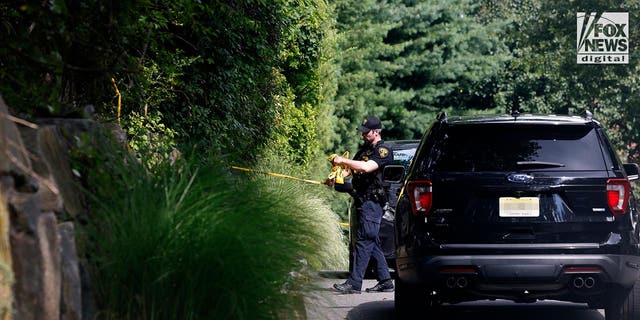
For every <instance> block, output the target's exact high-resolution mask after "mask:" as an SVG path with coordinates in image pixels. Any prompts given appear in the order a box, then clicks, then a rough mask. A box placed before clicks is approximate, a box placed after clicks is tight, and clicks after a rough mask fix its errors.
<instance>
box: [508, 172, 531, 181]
mask: <svg viewBox="0 0 640 320" xmlns="http://www.w3.org/2000/svg"><path fill="white" fill-rule="evenodd" d="M507 180H509V181H511V182H517V183H529V182H531V181H533V177H532V176H530V175H528V174H524V173H512V174H510V175H508V176H507Z"/></svg>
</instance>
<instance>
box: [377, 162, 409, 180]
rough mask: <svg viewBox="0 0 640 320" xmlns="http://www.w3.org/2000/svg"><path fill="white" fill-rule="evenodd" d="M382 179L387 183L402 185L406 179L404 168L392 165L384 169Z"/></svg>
mask: <svg viewBox="0 0 640 320" xmlns="http://www.w3.org/2000/svg"><path fill="white" fill-rule="evenodd" d="M382 179H383V180H384V182H387V183H400V182H402V179H404V167H403V166H401V165H398V164H391V165H388V166H386V167H384V171H383V172H382Z"/></svg>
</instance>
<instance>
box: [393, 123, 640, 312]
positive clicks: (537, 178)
mask: <svg viewBox="0 0 640 320" xmlns="http://www.w3.org/2000/svg"><path fill="white" fill-rule="evenodd" d="M636 179H638V166H637V165H636V164H624V165H623V164H621V162H620V161H619V159H618V157H617V155H616V153H615V150H614V149H613V148H612V146H611V144H610V143H609V141H608V139H607V137H606V134H605V132H604V130H603V128H602V127H601V125H600V124H599V123H598V122H597V121H596V120H594V119H593V118H592V117H591V116H590V114H589V115H588V116H585V117H576V116H559V115H519V114H517V113H515V114H513V115H504V116H491V117H473V118H460V119H454V120H451V119H447V117H446V115H444V114H443V115H441V116H439V118H438V121H436V122H435V123H434V124H433V125H432V127H431V128H430V129H429V130H428V131H427V132H426V134H425V136H424V137H423V139H422V141H421V144H420V146H419V148H418V151H417V153H416V155H415V157H414V159H413V164H412V166H411V168H410V169H409V172H408V176H407V178H406V180H405V183H404V185H403V188H402V191H401V194H400V196H399V200H398V204H397V207H396V245H397V249H396V263H397V265H396V273H397V279H396V291H395V303H396V310H397V312H398V313H399V314H401V315H403V316H404V315H407V314H414V313H420V312H424V311H428V310H431V309H433V308H437V306H438V305H440V304H442V303H457V302H463V301H471V300H483V299H508V300H513V301H515V302H535V301H537V300H544V299H553V300H562V301H571V302H579V303H586V304H588V305H589V306H591V307H593V308H604V309H605V313H606V320H617V319H624V320H631V319H634V320H637V319H640V281H639V280H638V279H639V277H640V256H639V245H638V244H639V238H640V234H639V226H638V211H637V209H636V203H635V197H634V195H633V190H632V184H631V183H630V181H633V180H636Z"/></svg>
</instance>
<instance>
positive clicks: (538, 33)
mask: <svg viewBox="0 0 640 320" xmlns="http://www.w3.org/2000/svg"><path fill="white" fill-rule="evenodd" d="M485 3H486V5H487V7H490V8H494V9H495V11H494V14H495V15H496V17H497V18H500V17H508V18H509V19H511V20H512V21H513V24H512V25H511V26H510V31H509V32H508V33H507V35H508V42H509V45H510V47H511V50H512V51H513V53H514V56H515V58H514V59H513V60H512V61H510V63H509V64H508V66H507V68H506V69H505V70H504V73H503V74H502V77H501V79H502V81H501V83H500V85H499V90H498V92H497V93H496V99H495V100H496V101H497V105H498V107H499V108H500V109H502V110H504V111H508V110H510V109H511V106H512V105H513V104H514V102H516V103H517V104H518V105H519V107H520V109H521V110H522V111H523V112H534V113H564V114H567V113H569V114H583V113H584V112H585V111H587V110H589V111H591V112H593V114H594V116H595V117H596V118H597V119H598V120H600V121H601V122H603V124H604V125H605V126H606V127H607V128H609V133H610V136H611V137H612V139H613V140H614V142H615V143H616V145H617V146H618V149H619V150H621V151H620V153H621V155H622V156H623V158H624V157H628V158H629V160H635V161H638V155H639V153H638V152H639V151H640V150H638V148H637V142H636V141H637V136H638V134H639V133H640V132H638V130H639V129H638V126H637V119H636V118H637V117H635V116H633V115H635V114H638V101H637V96H638V95H637V94H636V93H637V90H638V89H637V83H638V81H639V80H640V79H639V76H638V72H637V70H638V65H639V64H638V62H639V58H640V56H639V53H638V52H637V51H634V50H630V56H629V64H622V65H606V64H605V65H588V64H577V63H576V19H577V13H578V12H605V11H609V12H628V13H629V21H630V24H629V35H630V37H631V38H630V43H632V44H633V43H637V41H638V40H640V39H639V38H638V37H639V36H640V26H638V24H636V23H633V21H638V18H639V16H638V12H639V11H638V10H639V9H640V2H638V1H625V2H622V1H595V0H594V1H581V2H573V1H572V2H557V1H549V0H514V1H506V2H502V1H485ZM497 3H499V5H496V4H497Z"/></svg>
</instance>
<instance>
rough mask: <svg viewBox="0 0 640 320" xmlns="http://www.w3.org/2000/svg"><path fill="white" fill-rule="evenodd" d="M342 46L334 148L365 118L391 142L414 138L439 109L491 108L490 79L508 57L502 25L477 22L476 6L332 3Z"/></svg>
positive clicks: (463, 3) (461, 3) (492, 82)
mask: <svg viewBox="0 0 640 320" xmlns="http://www.w3.org/2000/svg"><path fill="white" fill-rule="evenodd" d="M337 4H338V5H337V12H338V18H337V20H338V24H337V26H338V31H339V32H340V36H341V39H342V42H340V48H341V49H340V52H341V53H342V56H341V59H342V60H340V66H341V67H342V73H341V75H340V79H339V83H340V86H339V90H338V93H337V102H336V103H337V109H336V114H337V115H338V116H339V117H340V118H343V119H345V120H348V121H345V123H346V124H341V125H340V126H339V127H338V128H337V129H338V130H339V132H341V134H340V136H341V138H342V140H341V141H339V142H337V144H338V145H347V146H351V148H353V144H349V142H347V141H350V140H354V139H353V134H349V132H350V130H353V128H354V127H355V126H354V124H355V123H357V122H359V121H360V120H361V119H362V118H363V117H364V115H365V114H374V115H377V116H380V117H381V118H382V119H383V120H384V123H383V124H384V125H385V127H386V128H388V129H389V130H388V131H387V133H386V137H387V138H390V139H407V138H417V137H419V136H421V135H422V133H423V131H424V129H425V128H426V127H427V126H428V124H429V123H430V122H431V121H432V120H433V119H434V118H435V113H436V111H439V110H444V109H449V110H452V109H460V110H465V109H486V108H492V107H495V103H494V102H493V95H492V94H491V93H492V92H493V91H494V90H495V84H496V81H495V78H496V76H497V74H498V72H499V70H500V69H501V68H502V66H503V63H504V62H505V61H506V60H507V59H508V58H509V54H508V52H507V50H506V46H505V45H504V44H503V42H502V40H501V36H500V35H501V33H500V32H501V30H502V29H501V28H502V27H503V23H499V22H497V20H490V21H489V20H485V21H482V20H481V19H479V18H477V15H478V13H479V12H480V9H481V6H480V5H479V4H478V3H476V2H474V1H453V2H452V1H389V2H384V3H379V2H376V1H369V2H367V1H365V2H358V1H348V0H344V1H338V2H337Z"/></svg>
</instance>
